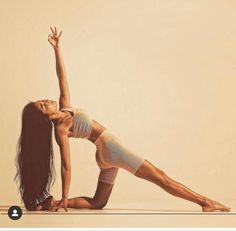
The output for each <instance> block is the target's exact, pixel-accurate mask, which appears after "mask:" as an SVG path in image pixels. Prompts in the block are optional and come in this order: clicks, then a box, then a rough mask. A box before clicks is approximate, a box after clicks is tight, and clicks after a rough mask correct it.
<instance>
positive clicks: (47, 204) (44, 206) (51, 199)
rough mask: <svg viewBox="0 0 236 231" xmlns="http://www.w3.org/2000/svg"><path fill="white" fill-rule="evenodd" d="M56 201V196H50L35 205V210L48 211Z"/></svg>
mask: <svg viewBox="0 0 236 231" xmlns="http://www.w3.org/2000/svg"><path fill="white" fill-rule="evenodd" d="M55 202H56V200H55V199H54V197H53V196H49V197H47V198H46V199H45V200H44V201H42V202H41V203H39V204H37V205H36V206H35V208H34V210H35V211H46V210H49V208H50V207H51V206H53V205H54V203H55Z"/></svg>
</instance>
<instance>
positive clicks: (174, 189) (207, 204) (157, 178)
mask: <svg viewBox="0 0 236 231" xmlns="http://www.w3.org/2000/svg"><path fill="white" fill-rule="evenodd" d="M135 176H137V177H140V178H142V179H145V180H148V181H150V182H152V183H155V184H157V185H158V186H160V187H161V188H162V189H164V190H165V191H167V192H168V193H170V194H172V195H174V196H177V197H181V198H183V199H186V200H189V201H192V202H194V203H197V204H199V205H200V206H201V207H202V211H203V212H212V211H215V210H218V211H219V210H220V211H223V212H229V211H230V208H228V207H226V206H224V205H222V204H220V203H218V202H216V201H213V200H211V199H209V198H207V197H204V196H202V195H200V194H198V193H196V192H193V191H192V190H190V189H188V188H187V187H185V186H184V185H182V184H180V183H178V182H176V181H174V180H173V179H171V178H170V177H168V176H167V175H166V174H165V173H164V172H163V171H162V170H160V169H158V168H157V167H155V166H154V165H152V164H151V163H150V162H149V161H147V160H145V161H144V163H143V164H142V165H141V166H140V167H139V169H138V170H137V172H136V173H135Z"/></svg>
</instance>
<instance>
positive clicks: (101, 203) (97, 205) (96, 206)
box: [91, 201, 107, 209]
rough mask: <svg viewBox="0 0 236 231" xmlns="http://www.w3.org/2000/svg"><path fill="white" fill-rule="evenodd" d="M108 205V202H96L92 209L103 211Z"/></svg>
mask: <svg viewBox="0 0 236 231" xmlns="http://www.w3.org/2000/svg"><path fill="white" fill-rule="evenodd" d="M106 205H107V201H94V202H93V203H92V207H91V209H103V208H104V207H105V206H106Z"/></svg>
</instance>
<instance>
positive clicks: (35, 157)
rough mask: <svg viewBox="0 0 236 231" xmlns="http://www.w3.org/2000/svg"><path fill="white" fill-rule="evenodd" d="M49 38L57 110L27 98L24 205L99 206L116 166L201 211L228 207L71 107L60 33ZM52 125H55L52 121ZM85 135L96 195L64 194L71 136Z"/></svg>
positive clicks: (21, 171)
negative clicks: (56, 161)
mask: <svg viewBox="0 0 236 231" xmlns="http://www.w3.org/2000/svg"><path fill="white" fill-rule="evenodd" d="M51 31H52V34H50V35H49V36H48V41H49V43H50V44H51V45H52V47H53V48H54V52H55V58H56V72H57V76H58V81H59V87H60V98H59V110H58V109H57V103H56V102H55V101H51V100H38V101H36V102H34V103H29V104H28V105H26V107H25V108H24V110H23V114H22V132H21V138H20V140H19V144H18V159H17V160H18V172H17V175H16V177H17V178H18V179H19V181H20V193H21V196H22V199H23V201H24V204H25V206H26V208H27V209H28V210H49V211H57V210H58V209H59V208H64V209H65V210H66V211H67V207H68V208H88V209H101V208H103V207H104V206H105V205H106V204H107V202H108V199H109V196H110V194H111V191H112V188H113V185H114V181H115V178H116V175H117V173H118V169H119V168H123V169H126V170H127V171H129V172H131V173H132V174H134V175H135V176H137V177H139V178H142V179H145V180H147V181H150V182H152V183H155V184H157V185H158V186H160V187H161V188H162V189H164V190H165V191H167V192H169V193H170V194H172V195H174V196H177V197H181V198H183V199H186V200H189V201H192V202H194V203H197V204H199V205H200V206H201V207H202V211H204V212H211V211H216V210H218V211H224V212H228V211H230V208H228V207H226V206H224V205H222V204H220V203H218V202H216V201H213V200H211V199H209V198H206V197H204V196H202V195H200V194H198V193H196V192H193V191H192V190H190V189H188V188H187V187H185V186H184V185H182V184H180V183H178V182H176V181H174V180H173V179H171V178H170V177H168V176H167V175H166V174H165V173H164V172H163V171H162V170H160V169H158V168H157V167H155V166H154V165H152V164H151V163H150V162H149V161H147V160H145V159H143V158H142V157H140V156H138V155H136V154H135V153H133V152H131V151H130V150H128V149H126V148H125V147H124V146H122V144H121V143H120V142H119V141H118V139H117V138H116V137H115V136H114V135H112V134H111V133H110V132H109V131H108V130H106V128H104V127H103V126H102V125H101V124H100V123H98V122H97V121H95V120H92V119H91V118H90V117H89V116H88V115H87V114H86V113H85V112H84V111H82V110H80V109H75V108H72V107H71V104H70V92H69V87H68V83H67V76H66V72H65V67H64V63H63V58H62V53H61V50H60V45H59V42H60V37H61V33H62V32H60V33H59V34H58V33H57V28H56V27H55V28H54V29H52V28H51ZM52 124H53V126H52ZM52 127H54V133H55V139H56V142H57V144H58V145H59V148H60V154H61V179H62V197H61V200H59V201H56V200H55V199H54V198H53V197H52V196H49V193H50V187H51V185H52V183H53V179H54V169H53V151H52V145H51V143H52V141H51V134H52ZM70 137H76V138H85V139H88V140H89V141H90V142H92V143H93V144H95V145H96V148H97V151H96V161H97V163H98V166H99V167H100V174H99V178H98V184H97V189H96V192H95V195H94V197H92V198H90V197H77V198H72V199H68V193H69V186H70V180H71V164H70V148H69V138H70Z"/></svg>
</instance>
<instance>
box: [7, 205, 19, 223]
mask: <svg viewBox="0 0 236 231" xmlns="http://www.w3.org/2000/svg"><path fill="white" fill-rule="evenodd" d="M21 216H22V210H21V208H20V207H19V206H11V207H10V208H9V209H8V217H9V218H10V219H12V220H18V219H20V218H21Z"/></svg>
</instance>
